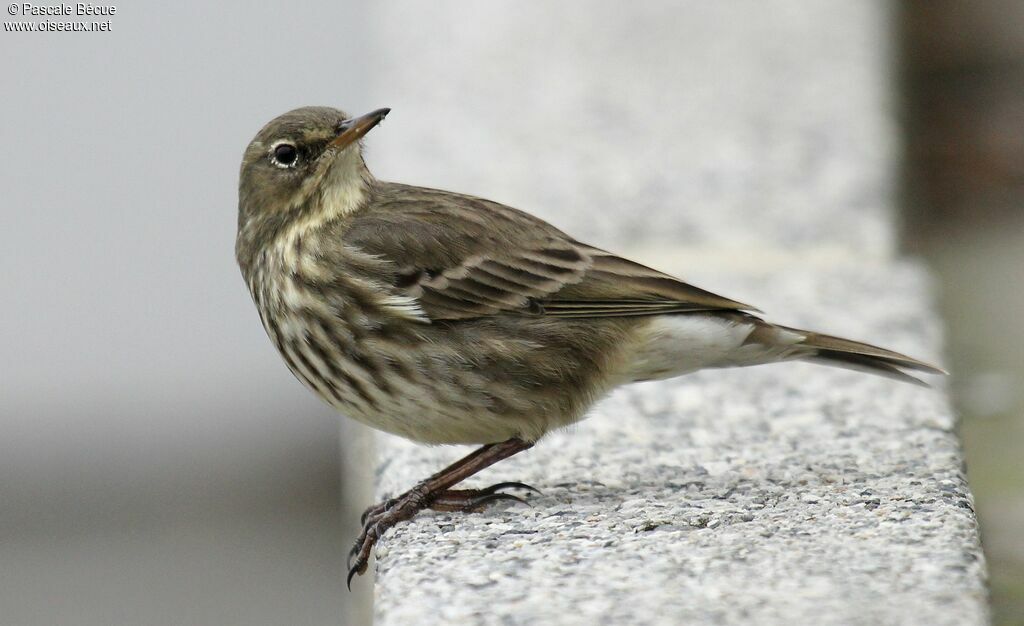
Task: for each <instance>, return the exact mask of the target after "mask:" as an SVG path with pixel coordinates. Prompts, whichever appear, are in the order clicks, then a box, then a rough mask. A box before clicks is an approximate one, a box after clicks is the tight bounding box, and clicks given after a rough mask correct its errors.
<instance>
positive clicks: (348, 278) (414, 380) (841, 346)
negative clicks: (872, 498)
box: [236, 107, 940, 580]
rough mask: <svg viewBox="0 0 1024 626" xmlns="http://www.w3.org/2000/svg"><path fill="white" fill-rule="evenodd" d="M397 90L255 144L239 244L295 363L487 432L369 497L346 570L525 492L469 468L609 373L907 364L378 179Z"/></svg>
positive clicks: (359, 400)
mask: <svg viewBox="0 0 1024 626" xmlns="http://www.w3.org/2000/svg"><path fill="white" fill-rule="evenodd" d="M387 112H388V111H387V110H386V109H382V110H379V111H375V112H373V113H370V114H368V115H364V116H362V117H357V118H350V117H349V116H347V115H346V114H345V113H343V112H341V111H338V110H335V109H329V108H321V107H308V108H303V109H297V110H295V111H291V112H289V113H286V114H284V115H282V116H280V117H278V118H277V119H275V120H273V121H271V122H270V123H269V124H267V125H266V126H265V127H264V128H263V129H262V130H261V131H260V132H259V133H258V134H257V135H256V137H255V138H254V139H253V141H252V142H251V143H250V144H249V147H248V148H247V149H246V152H245V155H244V157H243V161H242V168H241V176H240V184H239V218H238V219H239V222H238V237H237V241H236V255H237V259H238V263H239V266H240V267H241V269H242V274H243V276H244V278H245V280H246V283H247V284H248V286H249V290H250V292H251V294H252V297H253V300H254V302H255V304H256V308H257V310H258V311H259V315H260V319H261V320H262V322H263V325H264V328H265V329H266V331H267V334H268V335H269V336H270V339H271V341H272V342H273V343H274V345H275V346H276V347H277V349H278V351H279V352H280V353H281V356H282V357H283V358H284V360H285V362H286V363H287V365H288V368H289V369H290V370H291V371H292V373H293V374H294V375H295V376H296V377H297V378H298V379H299V380H300V381H302V382H303V383H304V384H305V385H306V386H307V387H309V388H310V389H311V390H312V391H313V392H314V393H316V394H317V395H318V396H320V397H321V398H323V399H324V400H325V401H326V402H328V403H329V404H331V405H332V406H334V407H335V408H337V409H338V410H340V411H341V412H343V413H345V414H346V415H349V416H350V417H353V418H355V419H357V420H359V421H361V422H363V423H366V424H368V425H370V426H373V427H375V428H378V429H381V430H385V431H388V432H391V433H394V434H398V435H401V436H403V437H407V438H409V439H413V440H416V441H422V442H427V443H462V444H484V447H483V448H481V449H480V450H479V451H477V452H476V453H474V454H473V455H470V456H469V457H467V458H466V459H464V460H462V461H460V462H459V463H456V464H454V465H453V466H451V467H449V468H446V469H445V470H443V471H442V472H440V473H438V474H436V475H434V476H432V477H431V478H429V479H427V480H426V481H424V482H423V483H421V484H420V485H418V486H417V487H415V488H413V489H412V490H410V491H409V492H408V493H406V494H403V495H402V496H400V497H399V498H397V499H395V500H392V501H389V502H386V503H384V504H382V505H378V506H377V507H374V508H372V509H370V510H369V511H368V512H367V515H366V516H365V518H366V525H365V528H364V532H363V535H362V536H361V537H360V540H359V541H358V542H357V544H356V547H355V549H354V554H353V556H354V557H355V564H354V566H353V568H352V571H351V573H350V580H351V575H352V574H354V573H361V572H362V571H363V570H364V569H365V567H366V561H367V559H368V557H369V553H370V550H371V549H372V546H373V544H374V542H375V541H376V539H377V538H378V537H379V536H380V534H381V533H382V532H383V530H384V529H386V528H387V527H388V526H390V525H392V524H394V523H395V522H397V521H400V520H402V519H407V518H408V517H411V516H412V515H413V514H415V512H416V511H418V510H420V509H422V508H425V507H434V508H441V509H444V510H472V509H475V508H478V507H480V506H482V505H484V504H486V503H487V502H490V501H492V500H494V499H509V498H515V497H514V496H510V495H509V494H505V493H502V492H501V488H509V487H516V486H520V487H521V486H522V485H518V484H503V485H498V486H496V488H493V489H489V490H453V489H451V487H452V486H453V485H455V484H456V483H457V482H459V481H460V480H462V479H463V478H465V477H467V476H469V475H471V474H472V473H474V472H476V471H479V470H480V469H483V467H486V466H487V465H489V464H491V463H494V462H496V461H498V460H500V459H501V458H505V457H507V456H509V455H511V454H515V453H516V452H519V451H521V450H524V449H526V448H528V447H529V446H531V445H532V444H533V442H535V441H536V440H537V439H539V438H540V437H542V436H543V435H544V433H546V432H547V431H549V430H551V429H553V428H557V427H560V426H564V425H566V424H570V423H572V422H575V421H577V420H579V419H581V418H582V417H583V416H584V414H585V412H586V411H587V409H588V408H589V407H590V406H591V405H592V404H593V403H594V402H595V401H596V400H597V399H598V398H599V397H601V396H602V395H604V394H605V393H607V392H608V391H609V390H611V389H612V388H614V387H616V386H619V385H622V384H626V383H630V382H635V381H639V380H650V379H658V378H666V377H671V376H678V375H681V374H685V373H688V372H692V371H695V370H697V369H701V368H706V367H727V366H742V365H755V364H761V363H770V362H776V361H784V360H792V359H807V360H818V361H823V362H826V363H829V364H832V365H840V366H844V367H851V368H856V369H865V370H868V371H871V372H873V373H877V374H882V375H886V376H889V377H892V378H897V379H900V380H904V381H911V382H917V381H916V379H914V378H912V377H910V376H909V375H907V374H906V373H904V371H903V369H911V370H919V371H925V372H933V373H934V372H939V371H940V370H938V369H937V368H935V367H933V366H931V365H928V364H926V363H923V362H921V361H918V360H916V359H912V358H910V357H907V356H904V355H901V354H898V353H895V352H892V351H889V350H885V349H883V348H878V347H875V346H870V345H867V344H862V343H859V342H853V341H849V340H845V339H840V338H837V337H830V336H827V335H821V334H818V333H812V332H808V331H803V330H798V329H793V328H786V327H783V326H778V325H773V324H770V323H768V322H765V321H763V320H762V319H760V318H759V317H757V316H755V315H754V314H752V313H751V311H753V310H754V309H752V307H749V306H747V305H744V304H741V303H739V302H736V301H734V300H730V299H728V298H724V297H721V296H718V295H715V294H713V293H711V292H708V291H704V290H702V289H699V288H697V287H694V286H692V285H688V284H686V283H684V282H682V281H680V280H678V279H675V278H673V277H671V276H668V275H666V274H663V273H661V272H658V271H656V270H653V269H650V268H648V267H644V266H643V265H640V264H638V263H634V262H632V261H629V260H627V259H623V258H621V257H618V256H616V255H614V254H611V253H609V252H606V251H603V250H600V249H598V248H594V247H592V246H589V245H586V244H584V243H581V242H578V241H576V240H574V239H572V238H571V237H570V236H568V235H567V234H565V233H563V232H562V231H560V230H558V229H557V228H555V227H554V226H552V225H550V224H548V223H546V222H544V221H542V220H540V219H538V218H536V217H533V216H531V215H529V214H527V213H524V212H522V211H518V210H516V209H513V208H510V207H507V206H503V205H501V204H497V203H495V202H490V201H488V200H483V199H480V198H475V197H471V196H465V195H461V194H455V193H450V192H446V191H438V190H434V189H425V188H420V187H412V186H408V185H401V184H396V183H387V182H383V181H378V180H376V179H375V178H374V177H373V176H372V175H371V174H370V172H369V170H368V169H367V168H366V165H365V163H364V161H363V158H362V155H361V151H360V139H361V137H362V136H363V135H365V134H366V133H367V132H368V131H369V130H370V129H372V128H373V127H374V126H375V125H376V124H377V123H379V122H380V121H381V120H382V119H383V118H384V116H385V115H386V114H387Z"/></svg>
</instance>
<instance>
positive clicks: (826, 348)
mask: <svg viewBox="0 0 1024 626" xmlns="http://www.w3.org/2000/svg"><path fill="white" fill-rule="evenodd" d="M775 327H776V328H778V329H781V330H785V331H789V332H793V333H797V334H798V335H802V336H803V337H804V339H803V340H802V341H800V342H799V344H798V345H799V352H797V355H799V356H798V357H797V358H800V359H802V360H806V361H814V362H817V363H823V364H825V365H833V366H836V367H844V368H847V369H853V370H859V371H862V372H868V373H870V374H878V375H880V376H886V377H888V378H893V379H896V380H901V381H903V382H908V383H912V384H915V385H921V386H923V387H927V386H928V384H927V383H925V382H924V381H922V380H919V379H917V378H915V377H913V376H911V375H910V374H907V373H906V372H905V371H903V370H912V371H917V372H925V373H928V374H946V373H947V372H946V371H945V370H943V369H941V368H939V367H936V366H934V365H931V364H929V363H925V362H924V361H919V360H918V359H914V358H911V357H909V356H907V355H905V354H900V353H899V352H893V351H892V350H886V349H885V348H879V347H878V346H872V345H870V344H866V343H861V342H859V341H851V340H849V339H843V338H841V337H833V336H831V335H823V334H821V333H815V332H810V331H807V330H799V329H796V328H787V327H785V326H775Z"/></svg>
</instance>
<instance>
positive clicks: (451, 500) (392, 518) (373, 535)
mask: <svg viewBox="0 0 1024 626" xmlns="http://www.w3.org/2000/svg"><path fill="white" fill-rule="evenodd" d="M531 447H533V443H530V442H526V441H523V440H522V439H518V438H512V439H509V440H507V441H502V442H501V443H491V444H487V445H486V446H483V447H481V448H479V449H477V450H475V451H473V452H471V453H470V454H468V455H466V456H465V457H463V458H461V459H459V460H458V461H456V462H455V463H452V464H451V465H449V466H448V467H446V468H444V469H443V470H441V471H440V472H438V473H436V474H434V475H433V476H431V477H430V478H427V479H426V480H424V481H421V482H420V483H419V484H417V485H416V486H415V487H413V488H412V489H410V490H409V491H406V492H405V493H403V494H402V495H400V496H398V497H396V498H391V499H390V500H386V501H384V502H382V503H380V504H378V505H376V506H372V507H370V508H369V509H367V510H366V512H365V513H363V517H362V524H363V531H362V532H361V533H360V534H359V538H358V539H357V540H356V544H355V546H353V547H352V552H351V554H350V555H349V560H350V569H349V572H348V584H349V586H350V587H351V584H352V578H353V577H354V576H355V575H356V574H362V573H363V572H365V571H366V564H367V563H368V562H369V560H370V552H371V551H372V550H373V546H374V544H376V543H377V540H378V539H380V537H381V535H383V534H384V531H386V530H387V529H389V528H391V527H392V526H394V525H395V524H397V523H398V522H402V521H405V520H407V519H410V518H411V517H412V516H414V515H416V514H417V513H419V512H420V511H422V510H423V509H427V508H433V509H436V510H439V511H478V510H480V509H481V508H483V507H484V506H485V505H487V504H489V503H491V502H494V501H497V500H515V501H518V502H523V500H522V499H521V498H518V497H516V496H513V495H510V494H505V493H500V491H501V490H502V489H512V488H525V489H530V490H533V491H536V489H533V488H532V487H530V486H529V485H524V484H522V483H515V482H509V483H498V484H496V485H492V486H490V487H487V488H486V489H451V487H453V486H455V485H456V484H458V483H460V482H462V481H463V480H465V479H467V478H469V477H470V476H472V475H473V474H476V473H477V472H479V471H480V470H483V469H485V468H487V467H490V466H491V465H494V464H495V463H497V462H498V461H501V460H502V459H507V458H508V457H510V456H512V455H513V454H516V453H518V452H522V451H523V450H528V449H530V448H531Z"/></svg>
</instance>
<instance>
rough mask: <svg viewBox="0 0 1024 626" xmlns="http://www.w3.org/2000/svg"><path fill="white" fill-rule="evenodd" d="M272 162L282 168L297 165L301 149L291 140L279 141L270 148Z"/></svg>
mask: <svg viewBox="0 0 1024 626" xmlns="http://www.w3.org/2000/svg"><path fill="white" fill-rule="evenodd" d="M270 162H271V163H273V164H274V165H276V166H277V167H280V168H282V169H287V168H290V167H295V165H296V164H298V162H299V149H298V148H297V147H296V146H295V144H293V143H292V142H290V141H278V142H276V143H275V144H274V145H273V146H271V148H270Z"/></svg>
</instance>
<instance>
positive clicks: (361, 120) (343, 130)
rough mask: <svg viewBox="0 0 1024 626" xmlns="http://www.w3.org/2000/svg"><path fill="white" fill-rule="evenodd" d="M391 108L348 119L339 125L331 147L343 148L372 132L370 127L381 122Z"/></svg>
mask: <svg viewBox="0 0 1024 626" xmlns="http://www.w3.org/2000/svg"><path fill="white" fill-rule="evenodd" d="M390 112H391V109H377V110H376V111H371V112H370V113H367V114H366V115H360V116H359V117H353V118H351V119H347V120H345V121H344V122H342V123H341V124H339V125H338V136H337V137H335V138H334V139H333V140H332V141H331V147H332V148H334V149H336V150H343V149H345V148H347V147H348V146H349V145H351V144H352V143H353V142H355V141H358V140H359V139H360V138H361V137H362V136H363V135H365V134H366V133H368V132H370V129H371V128H373V127H374V126H376V125H377V124H380V122H381V120H383V119H384V118H385V117H387V114H388V113H390Z"/></svg>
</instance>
